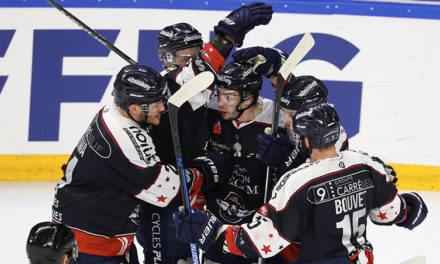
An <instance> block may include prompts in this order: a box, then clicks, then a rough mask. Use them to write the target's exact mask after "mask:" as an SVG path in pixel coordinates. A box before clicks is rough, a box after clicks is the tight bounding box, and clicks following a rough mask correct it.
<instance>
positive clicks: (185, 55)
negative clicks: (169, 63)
mask: <svg viewBox="0 0 440 264" xmlns="http://www.w3.org/2000/svg"><path fill="white" fill-rule="evenodd" d="M199 51H200V47H191V48H187V49H182V50H178V51H176V54H175V55H176V64H177V65H179V66H183V65H185V64H187V63H188V62H189V60H190V59H191V58H192V57H194V56H196V55H197V53H198V52H199Z"/></svg>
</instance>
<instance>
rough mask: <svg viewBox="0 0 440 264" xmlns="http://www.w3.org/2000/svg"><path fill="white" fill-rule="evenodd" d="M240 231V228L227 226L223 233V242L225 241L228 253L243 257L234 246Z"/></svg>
mask: <svg viewBox="0 0 440 264" xmlns="http://www.w3.org/2000/svg"><path fill="white" fill-rule="evenodd" d="M240 229H241V227H240V226H229V227H228V228H226V231H225V240H226V246H227V247H228V249H229V252H231V253H232V254H235V255H239V256H243V253H241V251H240V249H239V248H238V247H237V245H235V243H234V241H235V238H236V237H237V234H238V231H239V230H240Z"/></svg>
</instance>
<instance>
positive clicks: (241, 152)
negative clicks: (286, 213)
mask: <svg viewBox="0 0 440 264" xmlns="http://www.w3.org/2000/svg"><path fill="white" fill-rule="evenodd" d="M279 66H280V65H277V66H276V69H275V70H276V71H278V69H279ZM217 79H218V81H217V88H216V95H215V96H214V97H213V98H212V100H211V101H210V103H209V105H208V106H209V109H208V123H209V126H208V127H209V140H208V143H207V153H206V154H205V156H203V157H199V158H197V159H196V160H195V161H194V163H193V164H194V165H193V166H194V167H197V163H198V162H200V161H206V160H211V159H212V160H215V161H217V163H220V162H219V161H220V160H222V162H221V163H222V164H229V167H227V166H226V165H224V166H222V168H223V170H222V171H219V173H221V174H222V175H219V177H218V179H219V181H218V183H217V184H216V185H215V186H214V187H213V188H210V189H205V196H206V201H207V204H206V209H207V211H209V212H210V213H211V214H212V215H215V216H217V217H218V218H219V219H222V221H223V222H225V223H229V224H241V223H248V222H250V221H251V219H252V215H253V214H254V213H255V211H256V210H257V209H258V208H259V207H260V206H261V205H262V204H263V195H264V185H265V177H266V166H265V165H264V164H262V163H261V162H260V161H259V159H258V142H257V136H258V134H261V133H264V129H265V128H267V127H270V126H271V121H272V111H273V102H272V101H271V100H269V99H266V98H262V97H260V96H259V95H260V91H261V87H262V81H263V80H262V76H261V75H260V74H254V73H253V65H251V64H247V63H237V62H232V63H230V64H228V65H226V66H225V67H224V68H223V70H222V71H221V72H220V73H219V74H218V76H217ZM281 127H282V124H281ZM280 131H282V128H281V129H280ZM204 173H205V172H204ZM210 178H213V176H210ZM206 257H207V258H208V259H209V260H211V261H214V262H219V263H229V264H232V263H246V262H248V263H250V262H255V259H253V260H245V259H243V258H241V257H238V256H234V255H231V254H223V253H222V252H221V251H217V250H209V251H208V252H206Z"/></svg>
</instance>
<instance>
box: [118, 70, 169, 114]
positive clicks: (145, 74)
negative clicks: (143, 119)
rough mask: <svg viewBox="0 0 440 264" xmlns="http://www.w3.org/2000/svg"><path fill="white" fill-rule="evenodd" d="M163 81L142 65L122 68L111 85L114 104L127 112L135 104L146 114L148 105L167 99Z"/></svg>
mask: <svg viewBox="0 0 440 264" xmlns="http://www.w3.org/2000/svg"><path fill="white" fill-rule="evenodd" d="M165 84H166V81H165V79H164V78H163V77H162V76H161V75H160V74H159V73H158V72H157V71H155V70H153V69H152V68H149V67H146V66H142V65H128V66H125V67H123V68H122V69H121V70H120V71H119V73H118V75H117V76H116V80H115V82H114V84H113V87H114V96H115V99H114V100H115V104H116V105H117V106H119V107H120V108H121V109H123V110H125V111H127V112H128V107H129V106H130V105H132V104H137V105H140V106H141V107H142V110H143V111H144V112H145V113H148V105H149V104H151V103H156V102H160V101H165V100H166V99H167V97H168V92H167V89H166V85H165Z"/></svg>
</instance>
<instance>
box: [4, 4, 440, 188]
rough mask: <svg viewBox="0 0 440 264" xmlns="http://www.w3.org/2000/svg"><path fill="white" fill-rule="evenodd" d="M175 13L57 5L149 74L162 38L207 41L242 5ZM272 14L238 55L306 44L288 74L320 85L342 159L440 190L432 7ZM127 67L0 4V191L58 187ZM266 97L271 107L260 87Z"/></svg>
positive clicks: (89, 43) (60, 29) (59, 23)
mask: <svg viewBox="0 0 440 264" xmlns="http://www.w3.org/2000/svg"><path fill="white" fill-rule="evenodd" d="M174 2H176V3H174ZM174 2H173V3H169V2H168V1H113V0H107V1H83V0H81V1H80V0H75V1H72V0H64V1H63V2H61V3H62V4H63V5H64V6H66V7H67V8H68V10H69V11H71V12H72V13H73V14H75V15H76V16H77V17H79V18H80V19H82V20H83V21H84V22H85V23H86V24H88V25H89V26H91V27H92V28H94V29H96V30H97V31H98V32H99V33H101V34H103V35H104V36H105V37H106V38H108V40H109V41H110V42H112V43H114V44H115V45H116V46H117V47H118V48H119V49H121V50H122V51H124V52H125V53H126V54H127V55H129V56H130V57H132V58H133V59H135V60H137V61H138V62H139V63H142V64H146V65H149V66H151V67H153V68H156V69H157V70H160V67H161V65H160V62H159V60H158V58H157V53H156V51H155V38H156V36H157V33H158V31H159V30H160V29H161V28H163V27H164V26H167V25H170V24H173V23H178V22H183V21H185V22H188V23H190V24H192V25H194V26H195V27H196V28H197V29H198V30H199V31H200V32H201V33H202V35H203V37H204V39H205V40H207V39H209V37H210V35H212V34H213V32H212V28H213V25H215V24H216V23H217V21H218V20H219V19H221V18H223V17H224V16H225V15H226V14H227V13H228V12H227V11H225V10H231V9H233V8H234V7H236V6H239V5H240V4H241V3H242V2H241V1H214V2H212V3H211V2H208V1H174ZM245 3H248V2H245ZM268 3H271V2H270V1H268ZM420 3H422V2H420ZM273 5H274V8H275V11H276V13H275V15H274V18H273V20H272V21H271V23H270V24H269V25H267V26H264V27H263V26H261V27H257V28H256V29H255V30H253V31H251V32H250V33H249V34H248V35H247V36H246V38H245V42H244V47H248V46H255V45H259V46H269V47H279V48H282V49H284V50H285V51H287V52H290V51H291V50H292V49H293V47H294V46H295V43H296V42H297V41H298V40H299V39H300V37H301V36H302V34H304V33H305V32H311V33H312V35H313V36H314V37H315V40H316V45H315V47H314V48H313V49H312V51H311V52H310V53H309V55H307V57H306V58H305V59H304V61H303V62H301V63H300V64H299V65H298V66H297V68H296V69H295V70H294V73H295V74H296V75H304V74H310V75H315V76H316V77H318V78H320V79H322V80H324V82H325V83H326V85H327V86H328V88H329V91H330V96H329V101H330V102H331V103H333V104H334V105H335V107H336V109H337V110H338V112H339V114H340V116H341V119H342V124H343V126H344V127H345V128H346V130H347V132H348V134H349V136H350V148H352V149H360V150H363V151H366V152H368V153H370V154H373V155H376V156H379V157H381V158H382V159H383V160H385V161H386V162H389V163H392V164H396V166H397V167H398V168H397V169H396V170H397V171H398V173H399V178H400V182H401V184H402V186H404V184H406V182H408V184H409V183H411V188H417V189H426V190H433V189H436V190H437V189H438V188H440V187H439V186H440V182H439V181H438V179H437V178H439V177H440V172H439V168H440V155H439V150H440V141H439V140H438V131H440V118H439V117H438V114H437V112H438V110H437V108H438V106H437V105H438V100H439V98H440V89H439V88H438V77H437V75H438V69H439V68H440V65H439V64H440V63H439V62H440V51H439V49H438V47H440V37H439V36H440V6H439V5H434V4H414V5H412V4H396V3H370V2H360V1H326V2H322V1H277V2H273ZM184 8H188V9H190V10H185V9H184ZM125 64H126V62H125V61H123V60H122V59H121V58H119V57H118V56H117V55H115V54H114V53H112V52H109V51H108V50H107V49H106V48H105V47H103V46H102V45H101V44H99V43H98V42H97V41H96V40H94V39H93V38H91V37H90V36H88V35H87V34H86V33H85V32H83V31H82V30H81V29H79V28H78V26H77V25H76V24H74V23H73V22H72V21H70V20H69V19H67V18H66V17H65V16H64V15H62V14H61V13H59V12H58V11H57V10H56V9H54V8H52V7H50V6H49V5H48V4H47V3H46V2H45V1H39V0H36V1H15V0H11V1H6V3H3V2H1V3H0V113H2V114H1V115H0V124H1V130H0V172H1V173H0V180H58V179H59V177H60V176H61V171H60V170H59V168H60V166H61V164H62V163H64V162H65V161H66V160H67V159H68V156H67V155H68V154H69V153H71V152H72V150H73V148H74V147H75V146H76V144H77V142H78V141H79V138H80V137H81V136H82V134H83V133H84V131H85V130H86V128H87V126H88V125H89V122H90V121H91V120H92V118H93V116H94V115H95V114H96V112H97V111H98V110H99V109H100V108H101V107H102V106H103V105H105V104H106V102H108V101H110V100H111V98H112V97H111V95H110V93H111V90H112V83H113V81H114V78H113V76H114V75H115V74H116V73H117V72H118V70H119V69H120V68H121V67H122V66H124V65H125ZM262 95H263V96H266V97H273V92H272V90H271V88H270V87H269V86H267V84H266V86H265V87H264V88H263V91H262ZM413 184H414V185H413ZM416 186H420V187H419V188H418V187H416Z"/></svg>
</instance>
